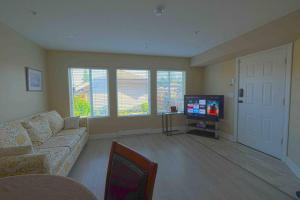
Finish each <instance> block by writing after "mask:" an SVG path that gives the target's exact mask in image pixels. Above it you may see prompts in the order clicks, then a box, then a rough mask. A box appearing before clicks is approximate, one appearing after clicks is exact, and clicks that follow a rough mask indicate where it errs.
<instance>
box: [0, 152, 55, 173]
mask: <svg viewBox="0 0 300 200" xmlns="http://www.w3.org/2000/svg"><path fill="white" fill-rule="evenodd" d="M25 174H50V168H49V163H48V159H47V156H46V155H45V154H25V155H19V156H7V157H0V177H5V176H15V175H25Z"/></svg>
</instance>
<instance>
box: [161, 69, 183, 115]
mask: <svg viewBox="0 0 300 200" xmlns="http://www.w3.org/2000/svg"><path fill="white" fill-rule="evenodd" d="M158 72H168V73H169V77H168V78H169V91H170V72H182V73H183V78H184V81H183V82H184V86H183V89H184V94H183V101H184V96H185V95H186V91H187V83H186V80H187V79H186V76H187V72H186V70H179V69H174V70H173V69H172V70H170V69H157V70H156V83H155V84H156V91H155V92H156V115H161V114H162V113H163V112H164V111H162V112H160V111H158V103H157V100H158V98H157V96H158V95H157V94H158V92H157V90H158V84H157V81H158V79H157V77H158V76H157V75H158ZM169 96H170V92H169ZM183 104H184V102H183ZM178 113H179V114H183V113H184V108H183V111H179V112H178Z"/></svg>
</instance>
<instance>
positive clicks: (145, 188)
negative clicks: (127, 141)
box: [104, 142, 157, 200]
mask: <svg viewBox="0 0 300 200" xmlns="http://www.w3.org/2000/svg"><path fill="white" fill-rule="evenodd" d="M156 172H157V164H156V163H154V162H152V161H150V160H148V159H147V158H145V157H144V156H142V155H140V154H139V153H137V152H135V151H134V150H132V149H130V148H128V147H125V146H123V145H121V144H119V143H117V142H113V143H112V147H111V152H110V157H109V163H108V169H107V177H106V187H105V197H104V199H105V200H131V199H134V200H151V199H152V194H153V187H154V182H155V177H156Z"/></svg>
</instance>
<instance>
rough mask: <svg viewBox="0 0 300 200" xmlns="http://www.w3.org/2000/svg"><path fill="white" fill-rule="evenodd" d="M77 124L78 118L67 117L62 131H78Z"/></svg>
mask: <svg viewBox="0 0 300 200" xmlns="http://www.w3.org/2000/svg"><path fill="white" fill-rule="evenodd" d="M79 122H80V117H67V118H65V127H64V129H78V128H79Z"/></svg>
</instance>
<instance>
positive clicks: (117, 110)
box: [115, 68, 152, 118]
mask: <svg viewBox="0 0 300 200" xmlns="http://www.w3.org/2000/svg"><path fill="white" fill-rule="evenodd" d="M118 70H134V71H139V70H140V71H148V105H149V106H148V109H149V110H148V113H147V114H135V115H119V97H118V93H119V88H118ZM115 75H116V81H115V84H116V90H115V91H116V103H117V105H116V108H117V109H116V112H117V117H118V118H124V117H147V116H150V115H151V110H152V103H151V94H152V91H151V69H149V68H117V69H116V70H115Z"/></svg>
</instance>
